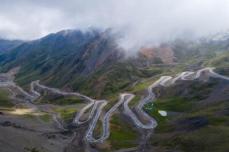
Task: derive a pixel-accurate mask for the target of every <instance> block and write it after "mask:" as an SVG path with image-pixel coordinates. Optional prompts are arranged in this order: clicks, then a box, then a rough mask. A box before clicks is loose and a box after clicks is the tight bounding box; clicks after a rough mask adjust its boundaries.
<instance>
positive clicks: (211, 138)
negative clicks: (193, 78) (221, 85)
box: [146, 83, 229, 152]
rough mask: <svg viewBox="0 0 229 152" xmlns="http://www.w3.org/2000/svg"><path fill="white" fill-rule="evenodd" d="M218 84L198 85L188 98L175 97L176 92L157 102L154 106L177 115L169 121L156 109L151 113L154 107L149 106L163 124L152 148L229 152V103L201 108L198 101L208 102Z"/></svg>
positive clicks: (163, 150)
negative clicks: (206, 99)
mask: <svg viewBox="0 0 229 152" xmlns="http://www.w3.org/2000/svg"><path fill="white" fill-rule="evenodd" d="M204 85H205V86H204ZM215 85H216V84H214V83H213V84H211V83H210V84H209V83H208V84H202V85H201V84H198V83H194V84H192V85H191V86H193V87H190V90H189V91H190V92H193V95H194V96H188V97H187V96H186V98H184V97H183V96H182V95H180V96H179V95H176V96H171V92H172V91H171V90H170V91H168V92H169V93H170V94H169V95H166V96H165V97H163V98H161V99H158V100H156V101H155V104H154V106H155V109H163V110H166V111H173V112H177V114H173V115H170V116H169V117H167V118H162V117H160V116H158V114H157V111H156V110H155V109H153V108H151V110H147V109H150V108H148V107H149V106H151V105H146V110H147V111H148V112H149V113H150V114H151V115H152V116H154V117H155V118H156V119H157V120H158V122H159V126H158V127H157V128H156V130H155V135H153V137H152V139H151V143H152V145H153V146H154V147H155V148H156V150H157V151H158V152H165V151H168V150H172V151H174V150H176V151H184V152H194V151H201V152H209V151H214V152H223V151H227V150H228V148H229V147H228V144H227V143H228V141H229V138H228V137H229V136H228V135H229V134H228V129H229V127H228V123H227V122H228V120H229V117H228V109H229V104H228V101H215V102H214V103H213V104H207V106H206V105H205V106H203V105H202V106H201V104H200V103H199V102H198V101H199V100H201V99H205V98H206V95H207V96H208V93H210V92H209V88H214V86H215ZM203 86H204V87H203ZM207 86H208V87H207ZM200 88H201V89H200ZM172 89H173V90H174V88H172ZM200 90H201V91H200ZM203 92H205V93H204V95H202V93H203ZM172 94H173V93H172ZM180 94H182V93H180ZM147 106H148V107H147ZM197 107H199V108H197ZM191 120H194V121H191ZM186 123H187V124H186Z"/></svg>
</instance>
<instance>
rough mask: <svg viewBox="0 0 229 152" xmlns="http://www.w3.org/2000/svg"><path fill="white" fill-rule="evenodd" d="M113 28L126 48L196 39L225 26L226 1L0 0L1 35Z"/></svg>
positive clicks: (14, 36) (26, 36)
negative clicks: (175, 40)
mask: <svg viewBox="0 0 229 152" xmlns="http://www.w3.org/2000/svg"><path fill="white" fill-rule="evenodd" d="M90 27H96V28H101V29H106V28H112V29H113V31H115V32H118V33H121V35H122V39H120V40H119V42H120V45H121V46H124V47H126V48H132V47H134V46H143V45H152V44H158V43H160V42H164V41H170V40H173V39H175V38H187V39H192V38H197V37H202V36H206V35H208V34H213V33H216V32H220V31H225V30H227V29H228V27H229V1H228V0H38V1H36V0H0V37H3V38H8V39H23V40H31V39H36V38H40V37H42V36H44V35H47V34H49V33H52V32H57V31H60V30H63V29H81V30H87V29H88V28H90Z"/></svg>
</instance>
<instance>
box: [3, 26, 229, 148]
mask: <svg viewBox="0 0 229 152" xmlns="http://www.w3.org/2000/svg"><path fill="white" fill-rule="evenodd" d="M228 44H229V40H226V39H218V40H216V39H214V42H213V41H209V40H207V39H205V40H203V39H202V40H196V41H187V40H175V41H172V42H169V43H163V44H161V45H159V46H151V47H148V46H147V47H146V46H143V47H142V48H140V49H139V52H138V53H137V54H136V55H135V56H134V55H133V56H126V54H125V53H124V52H125V51H123V49H122V48H120V47H119V45H118V44H117V42H116V37H115V35H113V34H112V32H110V31H109V30H105V31H101V30H89V31H85V32H82V31H79V30H64V31H60V32H57V33H53V34H49V35H47V36H45V37H43V38H41V39H38V40H33V41H28V42H23V43H21V44H19V45H17V46H15V47H9V49H8V50H7V51H3V52H2V53H1V54H0V71H1V72H6V71H9V70H10V71H9V72H8V73H7V74H5V73H0V84H1V83H2V82H3V83H2V88H0V133H1V135H3V136H1V137H0V141H2V142H0V143H2V146H1V149H3V151H10V152H11V151H12V152H14V151H20V152H21V151H22V152H24V151H36V152H42V151H47V152H54V151H55V152H62V151H65V152H73V151H91V150H92V151H126V150H127V151H129V150H131V151H132V150H133V151H147V152H151V151H157V152H168V151H180V152H193V151H195V152H199V151H201V152H209V151H214V152H222V151H228V135H229V134H228V133H229V127H228V122H229V117H228V116H229V104H228V101H229V94H228V90H229V82H228V79H229V78H228V77H226V76H229V47H228V46H229V45H228ZM16 67H19V68H16ZM204 67H216V69H215V70H214V71H215V72H217V73H218V74H222V75H224V76H221V75H218V77H214V76H217V74H216V73H213V72H211V68H207V69H208V70H206V69H205V70H203V69H204ZM202 68H203V69H202ZM12 69H13V70H12ZM14 69H19V71H18V73H17V70H14ZM200 69H202V70H200ZM198 70H199V72H198ZM184 71H189V72H184ZM190 71H194V73H192V72H190ZM201 71H202V72H201ZM15 73H16V75H15V83H12V82H11V79H12V78H14V74H15ZM198 73H199V76H198ZM182 77H183V78H182ZM220 77H221V78H222V77H223V79H220ZM33 80H40V84H39V82H38V81H36V82H34V83H32V86H33V87H32V88H33V89H29V88H30V84H31V81H33ZM157 80H161V81H157ZM7 82H8V83H9V82H10V83H9V84H10V85H9V86H8V85H6V84H7ZM158 82H160V84H159V83H158ZM152 84H154V85H152ZM44 85H45V86H44ZM149 86H151V87H152V88H151V87H149ZM49 87H52V88H49ZM54 88H56V89H54ZM23 89H24V90H25V91H23ZM72 91H76V92H79V93H81V94H83V95H86V96H88V97H87V100H90V103H89V104H87V105H86V104H85V101H83V100H82V99H81V97H82V95H81V96H80V97H79V96H78V94H72V93H67V92H72ZM35 94H36V96H38V97H36V96H34V95H35ZM75 95H76V96H75ZM31 96H32V97H31ZM84 97H85V96H84ZM131 97H133V99H131ZM31 98H33V99H31ZM28 99H31V100H33V102H28ZM102 99H106V100H107V102H106V106H105V105H104V103H105V101H104V100H102ZM94 101H96V102H94ZM140 102H145V103H146V102H147V103H146V104H145V105H142V106H143V107H142V110H143V111H145V112H147V114H148V115H149V117H150V118H154V119H155V120H156V122H157V124H158V125H157V127H156V128H153V129H152V128H151V127H150V128H149V126H151V125H150V124H151V122H152V121H151V122H148V121H149V118H148V117H146V115H147V114H146V113H145V114H143V113H142V112H143V111H139V110H137V107H139V106H137V105H138V103H140ZM152 102H153V104H152ZM15 104H16V106H15ZM140 105H141V104H140ZM103 106H105V107H103ZM21 107H22V108H21ZM128 107H129V109H128ZM26 108H30V109H26ZM15 109H16V110H15ZM131 111H132V112H133V113H131ZM100 112H101V113H100ZM160 112H162V113H160ZM163 112H164V113H163ZM78 115H79V116H80V117H76V116H78ZM106 116H107V117H106ZM133 116H136V118H134V117H133ZM105 117H106V118H108V119H105ZM76 118H79V119H78V122H82V123H83V122H86V123H84V124H82V125H79V124H80V123H79V124H78V123H76V121H75V120H76ZM97 118H98V119H97ZM133 118H134V119H133ZM136 119H138V120H139V121H136ZM154 119H150V120H154ZM106 120H109V122H108V123H107V124H105V121H106ZM138 122H142V123H143V124H141V123H140V125H139V123H138ZM153 122H154V121H153ZM148 123H149V125H148ZM104 124H105V125H104ZM136 124H137V125H136ZM76 125H77V126H76ZM108 125H109V127H108V130H109V131H110V132H109V131H108V134H109V138H107V139H106V140H105V141H104V142H98V143H97V142H96V143H91V140H90V138H88V136H91V134H90V133H92V134H93V137H94V138H96V139H97V138H98V139H99V138H100V137H101V135H102V134H103V133H104V132H103V131H105V130H106V129H102V128H103V127H104V126H105V127H106V126H108ZM142 126H145V127H146V128H148V129H146V128H143V127H142ZM91 127H95V128H94V131H93V132H89V131H90V130H91V129H90V128H91ZM92 130H93V128H92ZM88 132H89V133H88ZM88 139H89V140H88ZM28 141H32V142H31V143H29V145H28ZM85 142H86V143H85ZM12 143H14V145H13V146H12Z"/></svg>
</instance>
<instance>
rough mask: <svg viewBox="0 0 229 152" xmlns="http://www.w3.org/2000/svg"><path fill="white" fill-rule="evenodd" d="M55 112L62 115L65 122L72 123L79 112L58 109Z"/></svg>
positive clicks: (73, 109)
mask: <svg viewBox="0 0 229 152" xmlns="http://www.w3.org/2000/svg"><path fill="white" fill-rule="evenodd" d="M55 111H56V112H58V113H59V114H60V116H61V118H62V119H63V120H64V121H65V122H70V121H71V120H72V119H73V117H74V116H75V114H76V112H77V110H76V108H58V109H56V110H55Z"/></svg>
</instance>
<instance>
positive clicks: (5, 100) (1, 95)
mask: <svg viewBox="0 0 229 152" xmlns="http://www.w3.org/2000/svg"><path fill="white" fill-rule="evenodd" d="M9 96H10V93H9V91H7V90H6V89H0V106H1V107H13V103H12V102H11V101H10V100H11V99H10V97H9Z"/></svg>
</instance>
